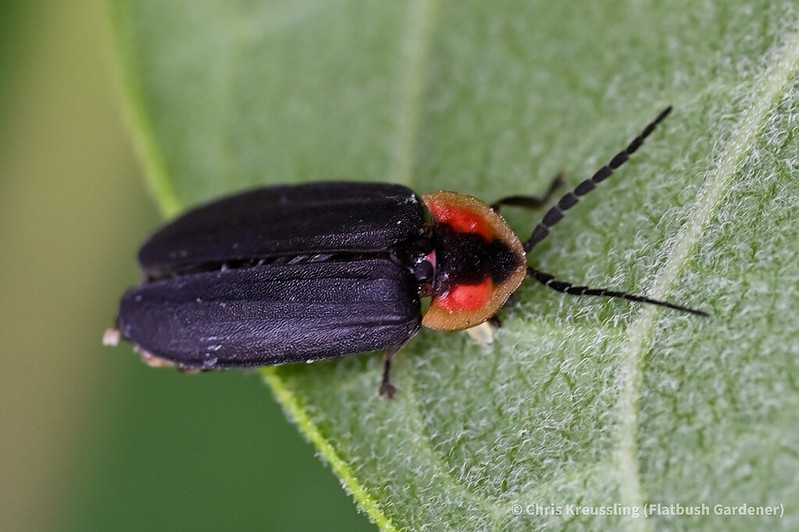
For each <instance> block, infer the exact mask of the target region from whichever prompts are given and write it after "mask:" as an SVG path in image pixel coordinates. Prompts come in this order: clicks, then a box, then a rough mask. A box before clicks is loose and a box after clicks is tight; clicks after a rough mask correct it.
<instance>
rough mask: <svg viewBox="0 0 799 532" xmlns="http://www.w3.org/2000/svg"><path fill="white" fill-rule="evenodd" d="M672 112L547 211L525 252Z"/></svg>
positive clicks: (653, 123) (606, 176) (645, 130)
mask: <svg viewBox="0 0 799 532" xmlns="http://www.w3.org/2000/svg"><path fill="white" fill-rule="evenodd" d="M670 112H671V106H668V107H667V108H665V109H664V110H663V111H661V113H660V114H659V115H658V116H657V118H655V119H654V120H652V121H651V122H650V123H649V124H648V125H647V126H646V127H645V128H644V130H643V131H642V132H641V134H640V135H638V136H637V137H635V138H634V139H633V140H632V141H631V142H630V143H629V144H628V145H627V147H626V148H625V149H623V150H622V151H620V152H619V153H617V154H616V155H615V156H614V157H613V158H612V159H611V160H610V162H609V163H608V164H606V165H605V166H603V167H602V168H600V169H599V170H597V171H596V173H594V175H592V176H591V177H590V178H588V179H586V180H585V181H583V182H582V183H580V184H579V185H577V186H576V187H575V188H574V190H572V191H571V192H568V193H567V194H564V195H563V197H561V198H560V199H559V200H558V203H557V204H556V205H554V206H553V207H551V208H550V209H549V210H548V211H547V213H546V214H545V215H544V218H543V220H541V221H540V222H539V223H538V225H536V226H535V228H534V229H533V234H532V235H530V238H529V239H528V240H527V241H526V242H524V243H523V244H522V245H523V246H524V251H525V252H528V251H530V250H531V249H533V247H535V245H536V244H538V243H539V242H541V241H542V240H544V239H545V238H546V237H547V235H548V234H549V229H550V228H551V227H552V226H553V225H555V224H556V223H558V222H559V221H560V220H561V218H563V213H564V212H566V211H568V210H569V209H571V208H572V207H574V206H575V205H577V202H578V201H579V198H580V197H581V196H585V195H586V194H588V193H589V192H591V191H592V190H594V188H596V185H597V184H599V183H601V182H602V181H604V180H605V179H607V178H608V177H610V176H611V175H612V174H613V172H614V170H617V169H618V168H619V167H620V166H621V165H623V164H624V163H626V162H627V160H628V159H629V158H630V155H632V154H633V153H635V152H636V151H637V150H638V148H640V147H641V144H643V143H644V139H646V138H647V137H648V136H649V135H651V134H652V132H653V131H654V130H655V128H656V127H657V125H658V124H659V123H660V122H662V121H663V119H664V118H666V117H667V116H668V115H669V113H670ZM586 295H588V294H586ZM627 299H629V298H627ZM666 306H673V305H671V304H669V305H666ZM683 310H688V309H683Z"/></svg>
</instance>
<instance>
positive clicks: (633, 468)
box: [615, 32, 799, 530]
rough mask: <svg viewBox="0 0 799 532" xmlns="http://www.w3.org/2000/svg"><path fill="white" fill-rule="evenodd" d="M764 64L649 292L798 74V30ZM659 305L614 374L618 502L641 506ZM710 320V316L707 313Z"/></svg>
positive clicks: (688, 251) (684, 258)
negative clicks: (642, 435) (641, 445)
mask: <svg viewBox="0 0 799 532" xmlns="http://www.w3.org/2000/svg"><path fill="white" fill-rule="evenodd" d="M763 60H764V62H766V64H767V65H768V66H767V67H766V69H765V71H764V74H763V76H759V77H758V79H759V80H760V81H759V83H758V84H757V85H756V86H755V87H754V90H753V91H752V95H751V100H752V101H751V102H750V105H749V106H748V107H747V108H746V109H747V111H746V112H745V113H744V114H743V115H742V116H741V118H740V120H739V121H738V124H737V127H736V128H735V130H734V131H733V135H732V137H731V138H730V141H729V142H728V143H727V145H726V147H725V150H724V151H723V152H722V154H721V155H720V156H719V158H718V162H717V163H716V164H713V165H712V166H711V170H710V171H709V172H708V173H707V175H706V178H705V183H704V185H703V186H702V188H701V190H700V191H699V194H698V197H697V200H696V202H695V203H694V208H693V209H691V215H690V216H689V218H688V220H687V222H686V223H685V225H684V226H683V227H682V228H681V229H680V232H679V233H678V234H677V237H676V238H675V240H674V245H673V246H672V248H671V251H670V253H669V255H668V258H667V259H666V262H665V264H664V266H663V268H661V270H660V271H659V272H658V274H657V276H656V277H655V281H654V283H653V286H652V290H651V291H650V297H653V298H655V299H665V298H666V296H667V294H668V293H669V292H670V289H671V287H672V286H673V285H674V283H675V281H676V280H677V278H678V277H679V275H680V274H681V273H682V271H683V269H684V267H685V265H686V264H687V262H688V260H689V259H690V257H691V256H692V253H693V250H694V249H695V248H696V246H697V245H698V243H699V239H700V238H701V237H702V235H703V234H704V232H705V230H706V228H707V227H708V224H709V223H710V220H711V218H712V217H713V215H714V214H715V213H716V212H717V211H718V208H719V206H720V204H721V202H722V200H723V199H724V197H725V196H726V191H727V190H728V189H729V187H730V185H731V184H732V181H733V178H734V177H735V175H736V174H737V172H738V169H739V168H740V167H741V165H742V164H743V162H744V159H745V157H746V156H747V155H748V154H749V152H750V150H751V148H752V147H753V146H754V144H755V142H756V140H757V138H758V136H759V134H760V132H761V131H762V130H763V128H764V126H765V122H766V119H767V118H768V116H769V110H770V109H772V108H773V107H774V105H775V103H776V102H777V101H778V100H779V97H780V95H781V94H782V93H783V91H784V90H785V88H786V86H787V84H788V83H789V82H790V80H791V79H792V77H793V76H794V75H796V73H797V66H799V32H795V33H794V34H793V35H791V36H790V38H789V39H788V40H787V41H786V43H785V45H783V46H781V47H778V48H777V49H776V50H775V51H774V52H772V53H768V52H767V53H766V54H764V57H763ZM659 312H660V310H659V309H657V308H655V307H651V306H650V307H647V308H645V309H643V310H642V311H641V313H640V314H639V315H638V317H637V318H636V320H635V321H634V322H633V323H632V324H631V325H630V327H629V328H628V331H629V335H628V341H627V343H626V346H625V348H624V349H623V351H622V354H621V365H620V371H619V378H618V387H617V389H618V390H619V401H618V416H617V419H618V420H619V425H618V430H617V447H616V453H615V454H616V457H617V461H618V463H619V474H620V485H619V491H620V497H621V501H622V504H624V505H627V506H636V507H639V508H641V507H643V505H644V504H645V502H646V501H645V500H644V495H643V490H642V486H641V477H640V471H639V460H638V445H637V441H636V439H637V435H638V425H639V410H638V408H637V406H638V401H639V399H640V392H641V379H642V375H641V361H642V359H643V357H644V355H645V353H646V351H647V346H648V345H649V340H650V339H651V338H652V335H653V334H654V329H655V324H656V322H657V316H658V315H659ZM710 319H712V317H711V318H710ZM629 524H630V525H631V529H636V530H652V524H651V521H649V520H648V519H646V518H645V519H634V520H629Z"/></svg>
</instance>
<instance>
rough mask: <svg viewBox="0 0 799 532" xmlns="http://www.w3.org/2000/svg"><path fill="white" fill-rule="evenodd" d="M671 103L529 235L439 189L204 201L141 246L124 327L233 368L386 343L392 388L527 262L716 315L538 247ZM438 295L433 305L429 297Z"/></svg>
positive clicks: (493, 307) (148, 345)
mask: <svg viewBox="0 0 799 532" xmlns="http://www.w3.org/2000/svg"><path fill="white" fill-rule="evenodd" d="M670 112H671V107H668V108H666V109H665V110H664V111H663V112H661V113H660V114H659V115H658V117H657V118H656V119H655V120H653V121H652V122H651V123H649V124H648V125H647V126H646V128H644V130H643V131H642V132H641V134H640V135H638V136H637V137H635V138H634V139H633V140H632V141H631V142H630V143H629V144H628V145H627V147H626V148H625V149H624V150H622V151H620V152H619V153H617V154H616V155H615V156H614V157H613V158H612V159H611V160H610V162H609V163H608V164H607V165H605V166H603V167H602V168H600V169H599V170H597V172H596V173H595V174H594V175H593V176H591V177H590V178H589V179H586V180H585V181H583V182H582V183H580V184H579V185H577V187H575V188H574V189H573V190H572V191H570V192H568V193H566V194H565V195H564V196H562V197H561V198H560V200H558V201H557V202H556V204H555V205H554V206H552V207H551V208H550V209H549V210H548V211H547V212H546V213H545V214H544V217H543V219H542V220H541V222H539V223H538V224H537V225H536V226H535V228H534V229H533V231H532V234H531V235H530V238H528V239H527V240H526V241H524V242H521V241H520V240H519V238H518V237H517V236H516V235H515V234H514V233H513V231H512V230H511V229H510V228H509V227H508V226H507V224H506V223H505V221H504V220H503V219H502V217H501V216H499V214H498V211H499V209H500V208H501V207H502V206H516V207H522V208H538V207H541V206H543V205H544V204H545V203H546V202H547V201H548V200H549V199H550V198H551V197H552V196H553V195H554V192H555V190H556V189H557V188H558V187H559V186H560V185H561V184H562V176H560V175H558V176H556V177H555V179H554V180H553V181H552V184H551V185H550V187H549V189H548V191H547V192H546V194H545V195H544V197H542V198H539V197H534V196H508V197H505V198H502V199H500V200H498V201H497V202H495V203H493V204H492V205H490V206H489V205H488V204H486V203H484V202H482V201H480V200H478V199H476V198H474V197H471V196H467V195H463V194H458V193H455V192H448V191H440V192H434V193H431V194H426V195H424V196H422V197H421V198H420V197H419V196H417V195H416V194H415V193H414V192H413V191H411V190H410V189H408V188H407V187H404V186H401V185H393V184H380V183H348V182H326V183H311V184H305V185H282V186H270V187H264V188H259V189H255V190H251V191H247V192H243V193H240V194H236V195H233V196H229V197H227V198H223V199H220V200H217V201H214V202H212V203H209V204H207V205H204V206H201V207H198V208H195V209H193V210H190V211H189V212H187V213H185V214H184V215H183V216H181V217H179V218H178V219H176V220H174V221H173V222H171V223H168V224H166V225H165V226H164V227H162V228H161V229H160V230H158V231H156V232H155V234H153V235H152V236H151V237H150V238H149V239H148V240H147V242H145V243H144V245H143V246H142V248H141V250H140V251H139V265H140V267H141V269H142V273H143V275H144V278H145V281H144V282H143V283H142V284H141V285H139V286H137V287H134V288H131V289H130V290H128V291H127V292H126V293H125V295H124V296H123V297H122V301H121V303H120V308H119V313H118V316H117V330H115V331H109V332H107V334H106V335H105V336H104V342H106V343H109V344H115V343H116V342H117V341H118V339H119V337H120V336H121V337H122V338H125V339H126V340H128V341H130V342H132V343H133V344H134V345H135V346H136V347H137V349H138V350H139V351H140V352H141V353H142V354H143V356H144V358H145V360H147V361H148V362H149V363H151V364H153V365H164V364H170V365H175V366H178V367H179V368H181V369H193V368H197V369H222V368H231V367H248V366H263V365H276V364H286V363H292V362H311V361H315V360H322V359H327V358H335V357H340V356H343V355H348V354H353V353H360V352H366V351H376V350H380V349H384V350H385V354H384V366H383V376H382V380H381V385H380V394H381V395H385V396H388V397H392V396H393V395H394V393H395V388H394V386H393V385H392V384H391V382H390V379H389V369H390V367H391V359H392V357H393V355H394V354H395V353H396V352H397V351H398V350H399V349H400V348H401V347H402V346H403V345H405V344H406V343H407V342H408V341H409V340H410V339H411V338H412V337H413V335H415V334H416V332H417V331H418V330H419V328H420V327H421V326H425V327H429V328H432V329H436V330H459V329H465V328H468V327H471V326H474V325H478V324H480V323H482V322H485V321H486V320H491V321H494V322H496V323H498V319H497V318H496V313H497V311H498V310H499V309H500V308H501V307H502V305H503V304H504V303H505V301H506V300H507V299H508V297H510V295H511V294H512V293H513V292H514V291H515V290H516V289H517V288H518V287H519V285H520V284H521V283H522V281H523V280H524V279H525V278H526V277H532V278H533V279H535V280H536V281H538V282H540V283H542V284H544V285H546V286H548V287H550V288H553V289H555V290H557V291H560V292H563V293H565V294H572V295H586V296H603V297H614V298H622V299H627V300H630V301H635V302H640V303H648V304H653V305H658V306H662V307H668V308H671V309H676V310H679V311H683V312H688V313H692V314H697V315H701V316H707V313H705V312H703V311H700V310H695V309H691V308H688V307H685V306H682V305H677V304H674V303H669V302H665V301H659V300H654V299H650V298H647V297H645V296H640V295H635V294H629V293H626V292H621V291H617V290H609V289H596V288H589V287H587V286H576V285H574V284H572V283H568V282H565V281H560V280H558V279H556V278H555V277H554V276H553V275H551V274H548V273H546V272H542V271H540V270H537V269H535V268H533V267H531V266H529V265H528V263H527V256H526V254H527V253H528V252H529V251H530V250H531V249H532V248H533V247H535V246H536V245H537V244H538V243H539V242H541V241H542V240H543V239H544V238H546V236H547V235H548V234H549V231H550V229H551V228H552V227H553V226H554V225H555V224H556V223H557V222H558V221H560V220H561V219H562V218H563V216H564V213H565V212H566V211H568V210H569V209H571V208H572V207H574V206H575V205H576V204H577V203H578V200H579V197H581V196H584V195H585V194H587V193H589V192H590V191H592V190H593V189H594V188H595V187H596V185H597V184H599V183H600V182H602V181H604V180H605V179H607V178H608V177H609V176H610V175H611V174H612V173H613V171H614V170H616V169H618V168H619V167H620V166H621V165H623V164H624V163H625V162H626V161H627V160H628V159H629V157H630V155H632V154H633V153H634V152H635V151H636V150H638V148H639V147H640V146H641V144H642V143H643V141H644V140H645V139H646V138H647V137H648V136H649V135H650V134H651V133H652V132H653V131H654V130H655V128H656V127H657V125H658V124H659V123H660V122H661V121H662V120H663V119H664V118H665V117H666V116H667V115H668V114H669V113H670ZM427 296H430V297H431V301H430V306H429V309H428V310H427V312H426V313H425V314H424V316H422V314H421V308H422V307H421V298H422V297H427Z"/></svg>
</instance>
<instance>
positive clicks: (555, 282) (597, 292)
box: [527, 266, 710, 318]
mask: <svg viewBox="0 0 799 532" xmlns="http://www.w3.org/2000/svg"><path fill="white" fill-rule="evenodd" d="M527 276H528V277H532V278H533V279H535V280H536V281H538V282H539V283H541V284H543V285H544V286H548V287H549V288H552V289H553V290H557V291H558V292H562V293H564V294H569V295H573V296H600V297H613V298H618V299H626V300H628V301H635V302H637V303H648V304H650V305H657V306H659V307H666V308H671V309H674V310H679V311H680V312H687V313H689V314H696V315H697V316H703V317H705V318H707V317H709V316H710V314H708V313H707V312H705V311H703V310H696V309H692V308H688V307H684V306H682V305H676V304H674V303H669V302H668V301H659V300H657V299H651V298H648V297H645V296H639V295H636V294H628V293H627V292H619V291H617V290H607V289H605V288H589V287H587V286H575V285H574V284H572V283H569V282H566V281H561V280H559V279H555V276H554V275H552V274H551V273H546V272H542V271H539V270H536V269H535V268H532V267H530V266H528V267H527Z"/></svg>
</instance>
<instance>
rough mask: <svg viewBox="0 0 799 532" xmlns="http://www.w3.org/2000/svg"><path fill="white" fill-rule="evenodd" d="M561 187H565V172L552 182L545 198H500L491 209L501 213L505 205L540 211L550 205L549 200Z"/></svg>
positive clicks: (559, 173) (560, 173)
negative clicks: (500, 210)
mask: <svg viewBox="0 0 799 532" xmlns="http://www.w3.org/2000/svg"><path fill="white" fill-rule="evenodd" d="M561 186H563V172H558V174H557V175H556V176H555V177H553V178H552V182H551V183H549V188H548V189H547V191H546V193H544V197H542V198H539V197H538V196H505V197H504V198H500V199H498V200H497V201H495V202H494V203H492V204H491V208H492V209H494V210H495V211H497V212H499V208H500V207H502V206H503V205H508V206H511V207H521V208H522V209H538V208H540V207H543V206H544V205H546V204H547V203H549V200H551V199H552V196H554V195H555V191H556V190H558V189H559V188H560V187H561Z"/></svg>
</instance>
